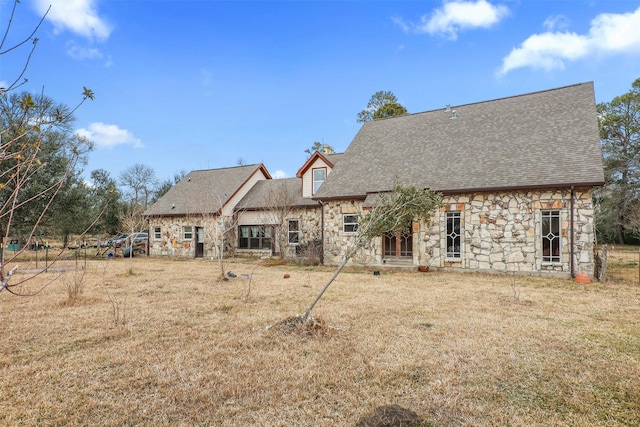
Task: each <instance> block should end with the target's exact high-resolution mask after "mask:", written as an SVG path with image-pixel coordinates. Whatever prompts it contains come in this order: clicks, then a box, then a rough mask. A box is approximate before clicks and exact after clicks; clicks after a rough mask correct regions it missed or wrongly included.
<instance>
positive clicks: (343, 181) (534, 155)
mask: <svg viewBox="0 0 640 427" xmlns="http://www.w3.org/2000/svg"><path fill="white" fill-rule="evenodd" d="M451 108H452V109H453V110H455V112H456V115H457V118H455V119H452V118H451V113H450V112H445V109H444V108H443V109H440V110H436V111H429V112H424V113H418V114H410V115H406V116H400V117H393V118H388V119H381V120H375V121H371V122H367V123H365V124H364V125H363V126H362V128H361V129H360V131H359V132H358V134H357V135H356V136H355V138H354V139H353V141H352V142H351V145H349V147H348V148H347V150H346V152H345V153H344V155H343V156H342V158H341V159H340V162H339V164H338V165H337V166H336V168H335V169H334V170H333V171H332V172H331V174H330V175H329V176H328V177H327V180H326V181H325V183H324V184H323V185H322V187H321V188H320V190H319V191H318V193H316V196H315V198H318V199H330V198H346V197H364V196H365V195H366V194H367V193H369V192H378V191H387V190H390V189H391V188H392V187H393V183H394V179H395V177H396V176H397V177H398V178H399V180H400V182H402V183H404V184H406V185H415V186H418V187H422V188H431V189H433V190H436V191H443V192H458V191H482V190H490V189H492V190H495V189H505V190H507V189H517V188H523V189H524V188H534V187H558V186H569V185H577V186H579V185H585V186H593V185H601V184H602V183H603V182H604V176H603V171H602V153H601V149H600V141H599V133H598V122H597V115H596V106H595V96H594V91H593V83H583V84H577V85H573V86H567V87H563V88H558V89H552V90H547V91H543V92H536V93H531V94H527V95H520V96H514V97H510V98H502V99H497V100H493V101H486V102H480V103H475V104H467V105H461V106H455V107H451Z"/></svg>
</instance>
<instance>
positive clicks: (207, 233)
mask: <svg viewBox="0 0 640 427" xmlns="http://www.w3.org/2000/svg"><path fill="white" fill-rule="evenodd" d="M198 206H199V207H198V211H199V213H194V214H190V215H188V217H190V218H192V219H194V220H195V222H196V224H197V227H199V228H201V229H202V234H203V235H204V236H203V237H204V242H202V243H203V245H204V246H208V249H209V251H210V254H211V259H215V260H217V262H218V267H219V269H220V276H219V277H220V278H223V277H224V276H225V260H226V256H227V255H228V254H229V253H230V252H231V251H232V249H233V247H234V246H233V244H234V236H235V234H234V233H235V229H236V228H237V227H238V217H239V215H240V213H236V214H233V213H229V212H226V211H227V209H225V201H224V200H222V198H221V197H219V196H213V195H211V194H206V193H205V194H203V195H202V197H201V199H200V200H199V201H198ZM194 231H195V230H194ZM207 243H208V245H207Z"/></svg>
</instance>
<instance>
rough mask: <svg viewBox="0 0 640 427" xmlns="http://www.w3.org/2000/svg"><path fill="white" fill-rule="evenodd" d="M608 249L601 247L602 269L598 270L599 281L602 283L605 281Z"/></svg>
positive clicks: (604, 246)
mask: <svg viewBox="0 0 640 427" xmlns="http://www.w3.org/2000/svg"><path fill="white" fill-rule="evenodd" d="M608 252H609V251H608V247H607V245H602V268H601V269H600V281H601V282H604V281H605V280H606V279H607V262H608V260H607V259H608Z"/></svg>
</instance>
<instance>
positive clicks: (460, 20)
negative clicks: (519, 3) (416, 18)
mask: <svg viewBox="0 0 640 427" xmlns="http://www.w3.org/2000/svg"><path fill="white" fill-rule="evenodd" d="M508 15H509V9H508V8H507V7H506V6H502V5H493V4H491V3H489V2H488V1H487V0H475V1H464V0H453V1H445V2H444V4H443V5H442V7H440V8H439V9H436V10H435V11H434V12H433V13H432V14H431V15H425V16H423V17H422V19H421V22H420V24H406V23H404V22H402V20H400V19H399V18H393V21H394V22H395V23H396V24H397V25H399V26H400V27H401V28H402V29H403V30H404V31H410V30H413V31H416V32H420V33H429V34H440V35H443V36H446V37H448V38H449V39H451V40H455V39H456V38H457V37H458V32H459V31H462V30H467V29H472V28H489V27H491V26H493V25H495V24H497V23H498V22H500V21H501V20H502V19H503V18H505V17H506V16H508Z"/></svg>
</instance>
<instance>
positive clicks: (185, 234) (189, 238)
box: [182, 225, 193, 242]
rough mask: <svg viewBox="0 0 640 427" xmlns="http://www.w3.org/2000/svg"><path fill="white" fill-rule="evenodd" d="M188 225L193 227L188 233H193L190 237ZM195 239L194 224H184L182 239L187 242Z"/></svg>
mask: <svg viewBox="0 0 640 427" xmlns="http://www.w3.org/2000/svg"><path fill="white" fill-rule="evenodd" d="M187 227H188V228H190V229H191V231H189V232H188V233H189V234H191V236H190V237H187V230H186V229H187ZM190 240H193V226H192V225H183V226H182V241H183V242H186V241H190Z"/></svg>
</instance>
